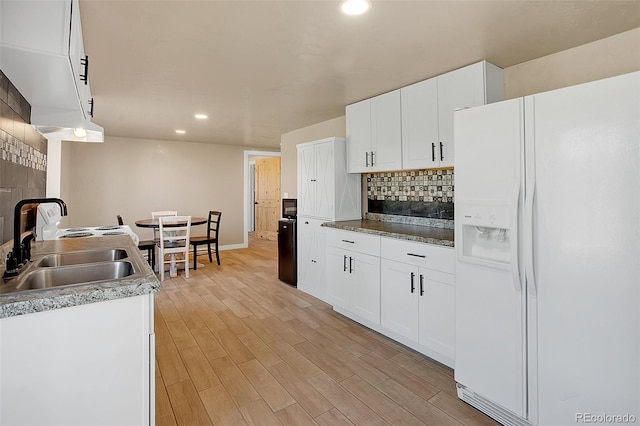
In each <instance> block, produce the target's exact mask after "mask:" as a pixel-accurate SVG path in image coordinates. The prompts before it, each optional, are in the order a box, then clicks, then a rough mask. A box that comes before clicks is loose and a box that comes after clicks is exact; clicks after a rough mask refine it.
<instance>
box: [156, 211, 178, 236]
mask: <svg viewBox="0 0 640 426" xmlns="http://www.w3.org/2000/svg"><path fill="white" fill-rule="evenodd" d="M177 215H178V211H177V210H160V211H157V212H151V219H158V218H160V217H163V216H177ZM153 239H154V241H156V242H158V228H153Z"/></svg>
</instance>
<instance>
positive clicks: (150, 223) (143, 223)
mask: <svg viewBox="0 0 640 426" xmlns="http://www.w3.org/2000/svg"><path fill="white" fill-rule="evenodd" d="M207 220H208V219H207V218H206V217H198V216H191V226H195V225H204V224H205V223H207ZM135 224H136V226H137V227H139V228H156V229H157V228H160V221H159V219H158V218H155V219H140V220H136V221H135ZM184 224H185V222H174V223H165V225H164V226H165V227H167V228H171V227H172V226H183V225H184ZM158 263H162V262H156V268H159V266H158ZM187 263H189V262H187ZM162 267H164V263H162ZM156 272H158V271H156ZM169 276H170V277H175V276H177V268H176V263H175V255H174V254H172V255H171V266H170V267H169Z"/></svg>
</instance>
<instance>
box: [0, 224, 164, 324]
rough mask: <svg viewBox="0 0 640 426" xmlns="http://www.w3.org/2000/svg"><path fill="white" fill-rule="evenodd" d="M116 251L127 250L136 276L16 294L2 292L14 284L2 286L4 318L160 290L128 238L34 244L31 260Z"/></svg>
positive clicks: (0, 301) (0, 315)
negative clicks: (84, 252)
mask: <svg viewBox="0 0 640 426" xmlns="http://www.w3.org/2000/svg"><path fill="white" fill-rule="evenodd" d="M114 248H115V249H120V248H122V249H126V250H127V252H128V254H129V257H128V258H127V259H126V260H128V261H131V263H133V266H134V268H135V274H133V275H131V276H129V277H125V278H119V279H114V280H107V281H99V282H93V283H87V284H78V285H73V286H67V287H52V288H47V289H42V290H29V291H21V292H13V293H3V291H2V290H3V286H11V285H12V281H13V280H10V281H7V282H0V318H8V317H14V316H18V315H25V314H31V313H36V312H42V311H49V310H53V309H61V308H68V307H71V306H78V305H85V304H88V303H96V302H103V301H107V300H113V299H122V298H125V297H133V296H141V295H144V294H150V293H155V292H158V291H159V290H160V282H159V281H158V279H157V278H156V276H155V274H154V272H153V271H152V270H151V267H150V266H149V264H148V263H147V262H146V261H145V260H144V258H143V257H142V254H141V253H140V251H139V250H138V247H137V245H136V244H135V243H134V242H133V240H132V239H131V237H129V236H128V235H116V236H108V237H94V238H76V239H67V240H51V241H34V242H33V243H32V245H31V251H32V256H31V258H32V260H33V261H34V262H32V264H33V263H35V261H36V260H37V259H38V258H40V257H42V256H44V255H47V254H52V253H65V252H73V251H80V250H101V249H102V250H107V249H114ZM123 260H125V259H123ZM2 266H3V267H2V268H1V269H2V271H0V272H4V265H2ZM28 272H29V270H26V271H25V272H23V274H24V273H28ZM21 276H22V274H21ZM16 279H18V280H19V279H20V276H19V277H18V278H14V280H16ZM4 288H8V287H4Z"/></svg>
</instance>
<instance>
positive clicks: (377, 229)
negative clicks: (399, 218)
mask: <svg viewBox="0 0 640 426" xmlns="http://www.w3.org/2000/svg"><path fill="white" fill-rule="evenodd" d="M322 226H326V227H328V228H336V229H342V230H345V231H354V232H362V233H365V234H372V235H380V236H381V237H389V238H398V239H400V240H409V241H416V242H419V243H426V244H435V245H439V246H446V247H453V233H454V230H453V229H446V228H436V227H432V226H423V225H410V224H405V223H394V222H384V221H379V220H368V219H361V220H344V221H339V222H327V223H323V224H322Z"/></svg>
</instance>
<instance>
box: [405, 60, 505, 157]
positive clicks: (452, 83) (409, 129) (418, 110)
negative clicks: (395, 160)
mask: <svg viewBox="0 0 640 426" xmlns="http://www.w3.org/2000/svg"><path fill="white" fill-rule="evenodd" d="M503 86H504V84H503V78H502V70H501V69H500V68H498V67H496V66H495V65H492V64H490V63H488V62H486V61H482V62H478V63H476V64H473V65H469V66H467V67H464V68H460V69H457V70H455V71H451V72H449V73H446V74H443V75H440V76H438V77H434V78H432V79H429V80H425V81H421V82H419V83H416V84H412V85H410V86H407V87H403V88H402V89H401V93H402V168H403V169H419V168H436V167H453V159H454V140H453V113H454V111H456V110H458V109H465V108H471V107H474V106H479V105H484V104H487V103H491V102H496V101H500V100H502V99H503V98H504V88H503Z"/></svg>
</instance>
